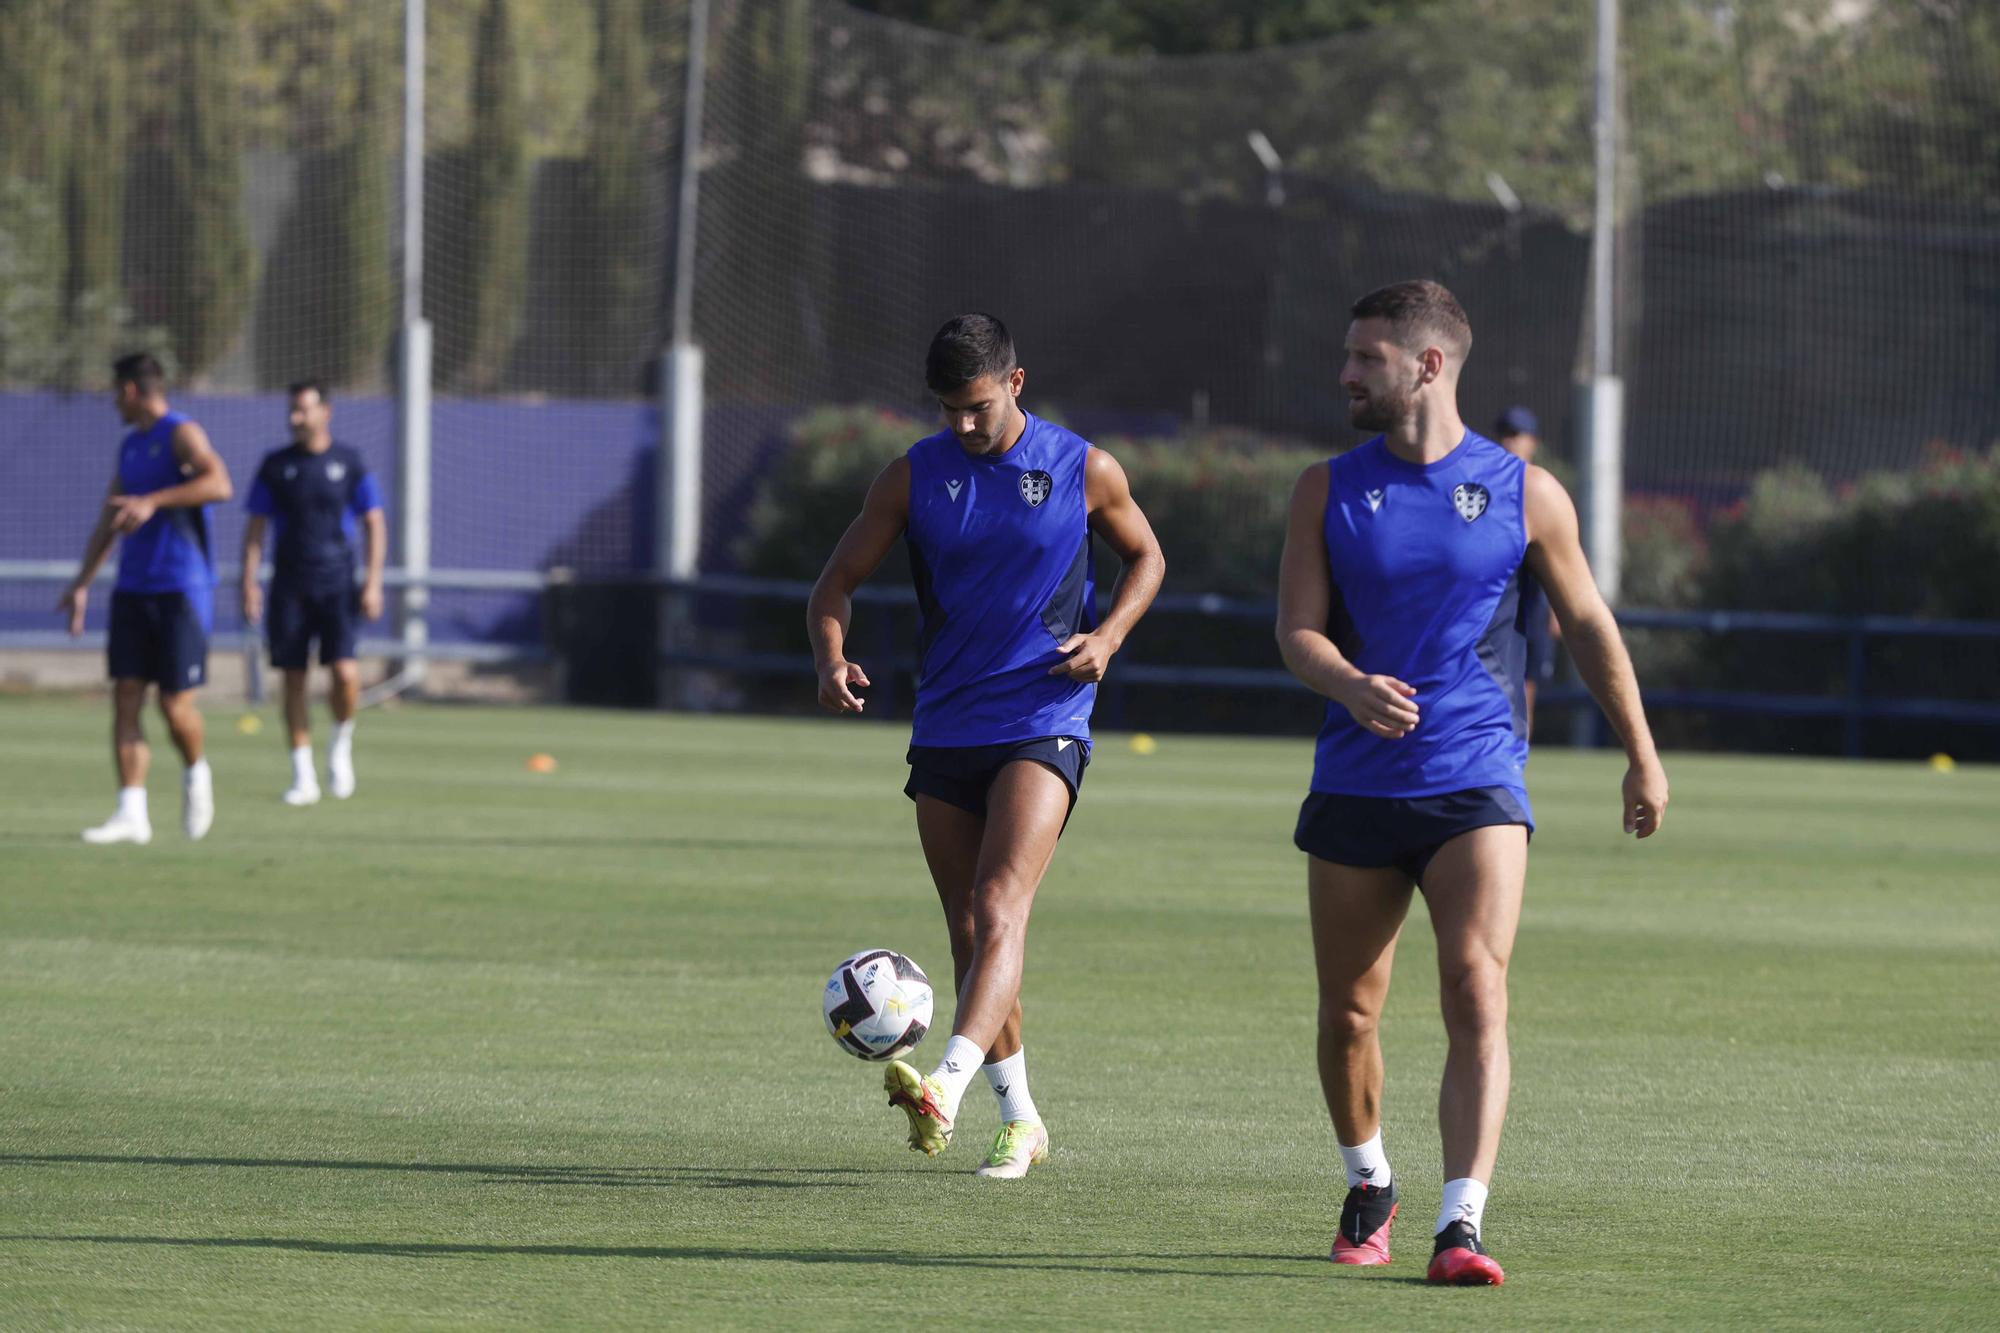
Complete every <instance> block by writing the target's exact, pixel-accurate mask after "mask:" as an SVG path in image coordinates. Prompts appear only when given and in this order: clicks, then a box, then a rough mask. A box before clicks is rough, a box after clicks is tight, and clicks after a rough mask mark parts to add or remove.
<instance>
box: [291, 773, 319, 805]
mask: <svg viewBox="0 0 2000 1333" xmlns="http://www.w3.org/2000/svg"><path fill="white" fill-rule="evenodd" d="M285 804H286V805H318V804H319V783H317V782H315V781H313V779H311V778H304V779H300V778H293V779H292V785H291V786H289V787H287V788H286V789H285Z"/></svg>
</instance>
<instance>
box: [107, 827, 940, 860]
mask: <svg viewBox="0 0 2000 1333" xmlns="http://www.w3.org/2000/svg"><path fill="white" fill-rule="evenodd" d="M72 841H74V839H72ZM367 845H368V846H369V847H370V848H371V849H372V848H376V847H411V848H415V849H416V850H418V851H434V850H437V849H439V848H444V847H504V848H512V849H514V850H517V851H538V850H542V851H566V850H570V849H573V848H578V847H582V848H587V849H593V850H594V849H596V848H601V847H615V848H629V849H636V850H640V851H676V852H690V851H691V852H741V851H757V852H810V853H812V854H814V855H818V856H824V855H825V854H826V852H827V849H828V847H827V841H826V839H825V838H772V837H742V838H719V837H713V836H710V837H680V836H660V837H634V836H631V835H629V834H619V835H610V836H601V835H597V834H561V833H558V834H550V835H547V836H537V837H532V838H528V837H521V836H519V835H517V834H515V835H501V836H498V837H494V836H490V835H488V834H484V833H479V832H468V833H436V834H430V833H426V834H424V835H423V836H421V837H416V836H399V835H397V834H393V833H391V834H377V833H370V834H369V835H368V840H367ZM909 845H910V844H909V841H908V840H907V839H903V838H894V839H892V838H872V839H867V840H863V841H859V842H843V843H840V844H839V845H838V847H839V850H840V851H843V852H847V851H857V850H867V851H882V850H885V849H886V850H890V851H902V850H904V849H905V848H907V847H908V846H909Z"/></svg>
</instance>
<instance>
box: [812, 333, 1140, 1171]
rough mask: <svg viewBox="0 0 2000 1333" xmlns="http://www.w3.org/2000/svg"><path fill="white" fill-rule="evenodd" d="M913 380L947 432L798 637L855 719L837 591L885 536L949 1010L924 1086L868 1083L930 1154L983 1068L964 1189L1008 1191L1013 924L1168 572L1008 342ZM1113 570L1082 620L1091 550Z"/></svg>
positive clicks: (957, 349)
mask: <svg viewBox="0 0 2000 1333" xmlns="http://www.w3.org/2000/svg"><path fill="white" fill-rule="evenodd" d="M924 378H925V381H926V383H927V384H928V385H929V387H930V391H931V393H932V394H933V395H935V396H936V398H937V401H938V406H939V407H940V408H941V409H942V410H943V413H944V424H945V426H946V429H945V430H943V431H941V432H939V433H938V434H935V435H931V436H928V437H926V438H924V439H922V440H919V441H917V443H916V444H914V445H912V446H911V447H910V450H909V452H908V453H906V454H905V455H904V456H903V457H901V458H898V459H896V460H895V461H894V462H892V463H890V464H889V465H888V466H887V467H885V468H884V469H882V472H881V474H880V475H879V476H877V477H876V478H875V481H874V482H873V484H872V485H870V486H869V488H868V495H867V498H866V500H864V501H863V503H862V507H861V513H860V515H859V517H857V518H856V519H855V520H854V521H853V523H851V524H850V525H849V526H848V529H847V532H846V533H845V534H844V535H843V536H842V537H841V539H840V542H839V544H838V545H837V546H835V548H834V551H833V554H832V556H831V557H830V558H829V559H828V560H827V563H826V568H825V570H824V571H823V572H822V573H821V574H820V576H819V582H818V583H817V584H815V585H814V587H813V591H812V598H811V601H810V603H809V605H808V607H807V629H808V632H809V633H810V635H811V637H812V644H813V656H814V659H815V661H816V663H817V666H818V670H819V701H820V703H821V704H823V705H825V706H826V707H827V708H829V709H832V710H833V711H834V712H837V713H859V712H861V711H862V709H863V700H862V698H861V697H860V695H859V694H857V693H856V691H858V690H861V689H865V688H866V687H867V685H868V675H867V673H866V672H865V671H864V670H862V668H861V665H860V664H859V663H857V662H851V661H849V660H848V659H847V655H846V646H847V626H848V620H849V617H850V615H851V613H852V611H853V594H854V590H855V589H856V588H857V587H859V586H860V585H861V583H862V581H863V580H865V579H866V578H867V577H868V576H869V575H870V574H871V573H873V572H874V570H875V567H876V566H877V565H879V564H880V563H881V561H882V557H883V556H884V555H886V554H887V553H888V551H889V548H890V547H891V546H892V545H893V544H894V543H895V542H896V541H897V539H898V538H902V539H904V540H906V541H907V543H908V546H909V551H910V563H911V567H912V574H913V577H914V579H915V581H916V587H917V598H918V601H919V604H920V606H921V610H922V637H921V643H920V655H921V662H920V666H919V670H918V680H917V699H916V710H915V718H914V720H913V723H912V726H911V737H910V741H911V744H910V751H909V756H908V760H909V764H910V778H909V782H908V785H906V786H905V787H904V788H903V790H904V793H905V794H906V795H908V796H909V797H910V798H911V799H912V800H914V801H915V802H916V815H917V837H918V839H919V841H920V842H921V843H922V844H923V849H924V859H925V861H926V862H928V863H929V865H930V871H931V878H932V880H933V881H934V882H935V883H936V886H937V892H938V898H939V900H940V902H941V903H942V905H943V907H944V916H945V926H946V929H947V930H948V931H949V933H950V936H951V953H952V964H953V972H954V975H955V977H956V980H957V989H958V1012H957V1017H956V1022H955V1025H954V1027H953V1029H952V1035H951V1039H950V1041H949V1042H948V1043H947V1044H946V1046H945V1049H944V1057H943V1059H941V1060H940V1061H939V1062H938V1065H937V1067H936V1068H935V1069H934V1070H932V1071H931V1073H930V1074H929V1075H927V1076H926V1075H920V1074H919V1073H918V1072H917V1071H916V1070H915V1069H913V1068H912V1067H911V1066H909V1065H908V1064H905V1063H904V1062H902V1061H900V1060H898V1061H895V1062H893V1063H892V1064H890V1066H889V1068H888V1069H887V1070H886V1071H885V1078H884V1087H885V1089H886V1090H887V1091H888V1093H889V1101H890V1103H891V1104H892V1105H895V1106H900V1107H901V1108H902V1109H903V1111H904V1112H905V1113H906V1115H907V1116H908V1118H909V1134H910V1146H911V1147H912V1148H914V1149H916V1150H918V1151H920V1152H923V1153H924V1154H926V1155H928V1156H936V1155H937V1154H938V1153H939V1152H940V1151H942V1150H943V1149H944V1147H945V1145H946V1144H948V1143H949V1142H950V1141H951V1137H952V1130H953V1126H954V1125H955V1123H956V1121H957V1118H958V1113H959V1103H960V1100H961V1099H962V1098H963V1097H964V1095H965V1090H966V1088H967V1086H968V1085H969V1084H970V1083H971V1082H972V1079H973V1077H974V1076H975V1075H976V1074H977V1073H978V1072H979V1071H980V1069H981V1068H982V1066H983V1067H984V1070H985V1074H986V1078H987V1081H988V1083H989V1084H990V1085H991V1086H992V1088H993V1091H994V1093H995V1095H996V1096H997V1097H998V1098H999V1100H1000V1119H1001V1122H1002V1123H1001V1129H1000V1132H999V1134H998V1135H997V1136H996V1137H995V1139H994V1142H993V1147H992V1150H991V1151H990V1152H989V1153H988V1155H987V1158H986V1161H985V1163H984V1164H983V1165H982V1166H980V1167H979V1168H978V1174H979V1175H981V1176H986V1177H999V1178H1017V1177H1020V1176H1023V1175H1026V1174H1027V1171H1028V1168H1029V1167H1030V1166H1032V1165H1034V1164H1035V1163H1037V1162H1040V1161H1041V1160H1042V1158H1043V1156H1044V1155H1045V1154H1046V1153H1047V1151H1048V1143H1049V1135H1048V1130H1047V1129H1046V1128H1044V1126H1043V1124H1042V1118H1041V1115H1040V1113H1039V1112H1038V1111H1037V1110H1036V1107H1035V1102H1034V1098H1033V1097H1032V1096H1031V1095H1030V1094H1029V1091H1028V1074H1027V1065H1026V1055H1025V1053H1024V1051H1023V1049H1022V1046H1021V1006H1020V1002H1019V996H1020V990H1021V973H1022V967H1023V963H1024V959H1025V955H1026V945H1027V931H1028V913H1029V909H1030V908H1031V907H1032V906H1033V904H1034V900H1035V890H1036V888H1037V887H1038V886H1039V885H1040V884H1041V882H1042V876H1043V875H1044V874H1045V873H1046V872H1047V871H1048V868H1049V862H1050V860H1051V858H1053V856H1054V855H1055V848H1056V839H1057V837H1058V836H1060V835H1061V833H1062V830H1063V825H1064V823H1065V822H1066V821H1067V820H1068V818H1069V814H1070V811H1071V809H1072V808H1073V807H1074V806H1075V804H1076V798H1077V792H1078V789H1079V788H1080V786H1081V785H1082V782H1083V772H1084V766H1085V765H1086V764H1088V763H1089V762H1090V709H1091V704H1092V702H1093V701H1094V700H1095V698H1096V695H1097V682H1098V681H1100V680H1102V679H1103V678H1104V674H1105V670H1106V668H1107V666H1108V665H1109V663H1110V661H1111V658H1112V656H1113V654H1115V653H1116V652H1117V651H1118V649H1119V647H1120V646H1121V645H1122V644H1123V643H1124V642H1125V638H1126V636H1127V635H1128V634H1130V633H1131V632H1132V627H1133V626H1134V625H1135V624H1137V623H1138V620H1139V617H1140V616H1142V615H1144V614H1145V611H1146V608H1147V607H1148V606H1149V605H1150V604H1151V603H1152V600H1153V595H1154V594H1155V593H1156V592H1158V591H1159V587H1160V580H1161V578H1162V577H1163V576H1164V575H1165V573H1166V559H1165V557H1164V556H1163V555H1162V554H1161V553H1160V544H1159V541H1158V540H1157V539H1156V538H1155V537H1154V536H1153V529H1152V526H1151V525H1150V524H1149V523H1148V522H1147V521H1146V516H1145V514H1144V513H1142V512H1141V511H1140V509H1139V506H1138V505H1137V503H1135V502H1134V501H1133V499H1132V492H1131V489H1130V487H1129V485H1128V484H1127V482H1126V478H1125V470H1124V469H1123V468H1121V467H1119V465H1118V463H1117V460H1115V459H1114V458H1112V457H1111V455H1109V454H1107V453H1105V452H1104V451H1103V450H1101V449H1097V448H1095V447H1093V446H1092V445H1090V444H1089V443H1087V442H1086V441H1084V440H1082V439H1080V438H1079V437H1077V436H1076V435H1073V434H1071V433H1070V432H1069V431H1066V430H1064V429H1063V428H1062V427H1060V426H1057V425H1054V424H1053V423H1051V422H1047V421H1043V420H1042V419H1040V418H1039V417H1035V416H1031V415H1030V414H1028V413H1027V412H1024V411H1023V410H1022V409H1021V406H1020V402H1019V399H1020V395H1021V387H1022V385H1023V384H1024V383H1025V382H1026V379H1027V372H1026V371H1025V370H1023V369H1022V368H1021V365H1020V362H1019V360H1018V359H1017V358H1016V356H1015V353H1014V343H1013V340H1012V339H1011V338H1010V337H1009V336H1008V333H1007V330H1006V327H1005V326H1004V325H1002V324H1001V322H1000V321H999V320H997V319H995V318H993V317H992V316H991V315H982V314H971V315H961V316H959V317H958V318H956V319H953V320H951V321H949V322H948V323H946V324H945V326H944V327H943V328H941V329H940V330H938V333H937V336H936V337H935V338H934V339H932V341H931V345H930V351H929V354H928V356H927V358H926V362H925V373H924ZM1093 535H1095V536H1097V537H1101V538H1103V539H1104V540H1105V542H1107V543H1108V544H1109V545H1110V547H1111V549H1112V550H1113V551H1114V552H1115V553H1116V554H1117V555H1118V557H1119V559H1120V560H1121V561H1123V562H1124V569H1123V573H1122V575H1121V577H1120V578H1119V581H1118V588H1117V592H1116V595H1115V596H1114V597H1113V599H1112V605H1111V609H1110V611H1109V612H1108V613H1107V614H1106V615H1105V617H1104V619H1103V621H1102V622H1101V623H1099V622H1098V621H1097V618H1096V602H1095V597H1094V589H1093V586H1092V576H1091V539H1092V536H1093Z"/></svg>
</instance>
